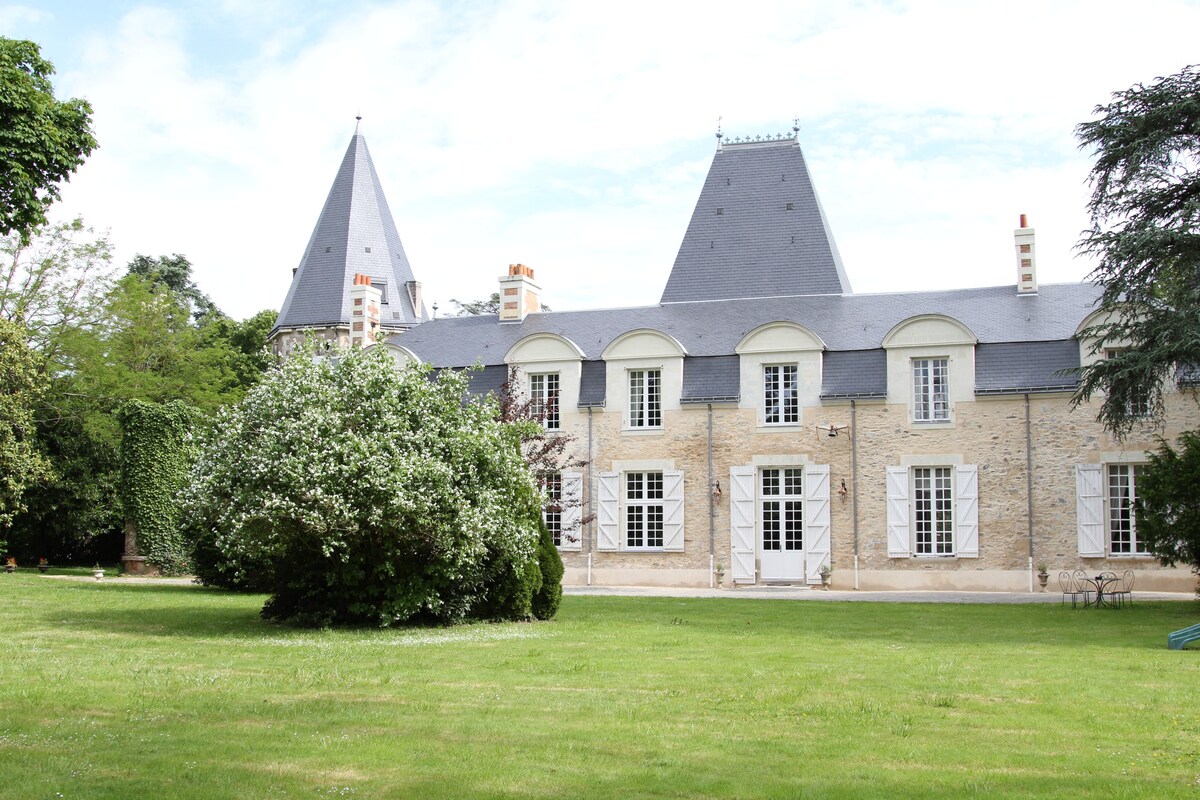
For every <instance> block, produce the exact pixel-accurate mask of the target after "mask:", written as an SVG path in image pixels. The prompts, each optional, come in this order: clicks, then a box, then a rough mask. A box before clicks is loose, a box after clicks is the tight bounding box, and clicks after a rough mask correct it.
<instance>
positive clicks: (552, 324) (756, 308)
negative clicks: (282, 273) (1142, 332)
mask: <svg viewBox="0 0 1200 800" xmlns="http://www.w3.org/2000/svg"><path fill="white" fill-rule="evenodd" d="M1099 293H1100V290H1099V288H1098V287H1097V286H1096V285H1095V284H1091V283H1063V284H1043V285H1042V286H1040V287H1038V294H1037V295H1033V296H1019V295H1018V294H1017V292H1016V289H1015V287H1013V286H1011V285H1009V286H993V287H987V288H976V289H952V290H947V291H927V292H896V293H886V294H847V295H837V296H828V295H826V296H797V297H773V298H763V299H758V300H720V301H712V302H704V303H666V304H663V305H657V306H644V307H639V308H614V309H597V310H592V311H555V312H541V313H537V314H530V315H529V316H528V317H526V318H525V320H524V321H523V322H521V323H520V324H515V325H514V324H506V325H501V324H500V323H499V322H498V321H497V319H496V316H495V315H492V314H489V315H484V316H474V317H443V318H440V319H435V320H431V321H429V322H426V323H424V324H422V325H419V326H417V327H416V328H413V329H412V330H409V331H407V332H405V333H404V334H403V335H402V336H401V337H400V338H398V339H396V340H395V341H398V342H400V343H402V344H403V345H404V346H405V347H407V348H409V349H410V350H412V351H413V352H414V353H416V354H417V356H418V357H419V358H420V359H421V360H422V361H425V362H428V363H430V364H434V365H436V366H439V367H468V366H471V365H472V364H474V363H476V362H477V361H478V362H479V363H482V364H484V365H488V364H503V363H504V355H505V353H507V352H508V349H509V348H510V347H512V346H513V345H514V344H515V343H516V342H517V341H519V340H520V339H522V338H524V337H526V336H530V335H532V334H535V333H553V334H557V335H559V336H565V337H566V338H568V339H570V340H571V341H572V342H575V343H576V344H577V345H578V346H579V347H580V349H582V350H583V353H584V360H585V361H592V360H598V359H600V357H601V354H602V353H603V352H604V349H605V348H606V347H608V345H609V344H610V343H611V342H612V341H613V340H614V339H616V338H617V337H618V336H620V335H621V334H624V333H626V332H628V331H631V330H635V329H640V328H647V329H651V330H656V331H661V332H662V333H665V334H667V335H669V336H672V337H674V338H675V339H676V340H678V341H679V343H680V344H681V345H682V346H683V347H684V349H685V350H686V351H687V353H688V355H689V356H694V357H700V356H725V355H732V354H734V353H735V352H736V348H737V345H738V342H740V341H741V339H742V337H744V336H745V335H746V334H747V333H748V332H750V331H752V330H754V329H755V328H757V327H759V326H761V325H765V324H767V323H770V322H780V321H783V322H794V323H797V324H799V325H803V326H804V327H806V328H807V329H809V330H811V331H812V332H813V333H814V334H815V335H817V336H819V337H821V340H822V341H824V342H825V343H826V346H827V347H828V350H829V351H830V352H833V351H851V350H877V349H880V348H882V347H883V339H884V337H885V336H886V335H887V333H888V332H889V331H890V330H891V329H892V328H893V327H894V326H895V325H897V324H898V323H900V322H902V321H903V320H906V319H908V318H910V317H913V316H916V315H920V314H941V315H944V316H947V317H951V318H953V319H955V320H958V321H959V322H961V323H962V324H963V325H965V326H967V327H968V328H970V330H971V331H972V332H973V333H974V334H975V335H976V336H977V337H978V339H979V342H980V344H992V343H999V342H1010V343H1011V342H1053V341H1060V342H1061V341H1066V340H1070V339H1073V338H1074V336H1075V329H1076V328H1077V327H1078V325H1079V321H1080V320H1082V319H1083V318H1084V317H1086V316H1087V315H1088V314H1089V313H1091V312H1092V310H1093V309H1094V307H1095V301H1096V300H1097V299H1098V297H1099ZM851 369H853V368H851ZM995 380H1000V376H999V375H997V376H995Z"/></svg>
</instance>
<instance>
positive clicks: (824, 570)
mask: <svg viewBox="0 0 1200 800" xmlns="http://www.w3.org/2000/svg"><path fill="white" fill-rule="evenodd" d="M818 574H819V575H820V576H821V588H822V589H828V588H829V578H830V576H831V575H833V569H831V568H830V566H829V565H828V564H822V565H821V570H820V572H819V573H818Z"/></svg>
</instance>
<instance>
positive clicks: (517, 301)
mask: <svg viewBox="0 0 1200 800" xmlns="http://www.w3.org/2000/svg"><path fill="white" fill-rule="evenodd" d="M541 288H542V287H540V286H538V285H537V284H536V283H534V282H533V270H531V269H530V268H529V267H527V266H525V265H524V264H509V265H508V274H507V275H501V276H500V321H501V322H521V321H522V320H524V319H525V317H527V316H528V315H530V314H535V313H537V312H538V311H540V310H541V308H542V306H541V303H540V302H539V301H538V292H540V291H541Z"/></svg>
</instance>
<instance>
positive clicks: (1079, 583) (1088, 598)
mask: <svg viewBox="0 0 1200 800" xmlns="http://www.w3.org/2000/svg"><path fill="white" fill-rule="evenodd" d="M1071 585H1072V587H1073V588H1072V591H1073V592H1074V593H1075V595H1076V597H1079V596H1082V597H1083V605H1084V608H1086V607H1088V606H1090V605H1091V604H1092V594H1093V592H1095V588H1096V584H1094V583H1092V581H1091V579H1090V578H1089V577H1088V574H1087V573H1086V572H1084V571H1083V570H1081V569H1077V570H1075V571H1074V572H1072V573H1071ZM1074 604H1075V601H1074V599H1072V601H1071V605H1074Z"/></svg>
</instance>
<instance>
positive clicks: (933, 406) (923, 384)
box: [912, 356, 950, 422]
mask: <svg viewBox="0 0 1200 800" xmlns="http://www.w3.org/2000/svg"><path fill="white" fill-rule="evenodd" d="M912 381H913V394H912V420H913V422H949V421H950V359H949V357H947V356H935V357H923V358H914V359H912Z"/></svg>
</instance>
